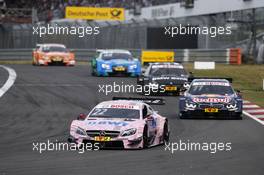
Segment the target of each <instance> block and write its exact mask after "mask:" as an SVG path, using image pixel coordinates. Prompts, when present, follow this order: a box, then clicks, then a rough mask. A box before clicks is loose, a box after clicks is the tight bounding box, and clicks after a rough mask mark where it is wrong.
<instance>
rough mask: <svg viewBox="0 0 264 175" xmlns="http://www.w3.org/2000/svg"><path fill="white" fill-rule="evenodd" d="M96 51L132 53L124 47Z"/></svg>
mask: <svg viewBox="0 0 264 175" xmlns="http://www.w3.org/2000/svg"><path fill="white" fill-rule="evenodd" d="M96 52H101V53H126V54H129V55H131V52H130V51H129V50H122V49H98V50H96Z"/></svg>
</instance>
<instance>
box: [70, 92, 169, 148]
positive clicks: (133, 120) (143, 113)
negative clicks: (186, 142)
mask: <svg viewBox="0 0 264 175" xmlns="http://www.w3.org/2000/svg"><path fill="white" fill-rule="evenodd" d="M149 104H159V105H161V104H164V101H163V99H157V98H156V99H153V98H151V99H150V98H148V99H147V98H144V99H141V98H122V97H121V98H115V97H114V98H113V100H112V101H105V102H101V103H99V104H98V105H97V106H95V107H94V108H93V109H92V110H91V112H90V113H89V114H88V115H84V114H80V116H79V117H78V118H77V120H73V121H72V123H71V128H70V137H69V139H68V140H69V141H70V142H74V143H77V144H83V143H97V144H99V145H100V146H99V147H100V148H124V149H143V148H147V147H152V146H156V145H159V144H164V143H165V142H168V141H169V125H168V120H167V118H166V117H162V116H161V115H159V114H158V113H157V111H154V110H153V109H152V107H150V105H149Z"/></svg>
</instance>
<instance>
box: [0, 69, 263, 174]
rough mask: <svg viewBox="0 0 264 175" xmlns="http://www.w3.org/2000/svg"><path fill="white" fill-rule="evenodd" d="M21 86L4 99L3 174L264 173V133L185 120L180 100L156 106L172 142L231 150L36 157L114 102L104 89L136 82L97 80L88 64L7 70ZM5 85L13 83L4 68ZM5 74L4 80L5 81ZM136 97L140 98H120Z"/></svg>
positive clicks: (0, 126)
mask: <svg viewBox="0 0 264 175" xmlns="http://www.w3.org/2000/svg"><path fill="white" fill-rule="evenodd" d="M8 66H9V67H11V68H13V69H15V71H16V73H17V80H16V82H15V84H14V85H13V87H12V88H11V89H9V91H8V92H7V93H6V94H4V96H3V97H2V98H0V131H1V132H0V175H11V174H15V175H17V174H26V175H28V174H38V175H40V174H89V175H91V174H100V175H107V174H115V175H119V174H120V175H124V174H126V175H128V174H133V175H135V174H144V175H148V174H159V175H161V174H168V175H170V174H180V175H192V174H201V175H205V174H210V175H212V174H221V175H222V174H225V175H227V174H239V175H244V174H245V175H248V174H250V175H260V174H263V172H264V166H263V160H264V151H263V150H264V130H263V129H264V128H263V126H262V125H261V124H259V123H257V122H255V121H254V120H252V119H250V118H248V117H245V116H244V119H243V120H180V119H178V118H177V116H176V114H177V110H178V109H177V103H178V98H177V97H166V105H165V106H154V108H155V109H157V110H159V113H160V114H163V115H164V116H166V117H168V119H169V124H170V129H171V142H179V140H182V141H187V140H189V141H190V142H199V143H202V142H208V143H210V142H231V143H232V150H231V151H219V152H217V153H215V154H212V153H210V152H209V151H175V152H174V154H171V152H169V151H165V149H164V148H165V147H164V146H157V147H154V148H150V149H146V150H135V151H126V150H100V151H86V152H85V153H83V154H80V153H78V152H73V151H49V152H44V153H42V154H40V153H39V152H37V151H33V150H32V148H33V146H32V143H33V142H47V140H48V139H49V140H58V141H66V139H67V136H68V133H69V125H70V122H71V120H73V119H75V118H76V116H77V115H78V114H79V113H81V112H87V111H88V110H90V109H91V108H92V107H94V105H96V104H97V103H98V102H100V101H103V100H108V99H111V97H110V96H106V95H104V94H103V93H99V92H98V84H107V83H112V82H113V81H116V82H119V83H121V82H122V81H123V82H124V83H135V82H136V80H135V79H134V78H115V77H113V78H97V77H91V76H90V70H89V68H88V67H87V66H75V67H55V66H52V67H33V66H31V65H8ZM0 73H1V76H0V83H1V84H2V83H4V81H5V80H6V79H7V78H8V77H7V76H8V75H7V73H4V71H3V70H2V69H1V70H0ZM5 76H6V78H5V80H4V77H5ZM115 95H116V96H118V95H119V96H121V95H122V96H132V95H134V94H115Z"/></svg>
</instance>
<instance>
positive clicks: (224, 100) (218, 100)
mask: <svg viewBox="0 0 264 175" xmlns="http://www.w3.org/2000/svg"><path fill="white" fill-rule="evenodd" d="M229 101H230V98H197V97H195V98H193V102H196V103H228V102H229Z"/></svg>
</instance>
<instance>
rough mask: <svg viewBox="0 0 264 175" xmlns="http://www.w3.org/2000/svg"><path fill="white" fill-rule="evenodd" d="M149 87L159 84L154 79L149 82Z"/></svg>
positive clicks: (156, 86) (155, 86)
mask: <svg viewBox="0 0 264 175" xmlns="http://www.w3.org/2000/svg"><path fill="white" fill-rule="evenodd" d="M149 87H150V88H158V87H159V84H158V83H157V82H155V81H152V82H150V83H149Z"/></svg>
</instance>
